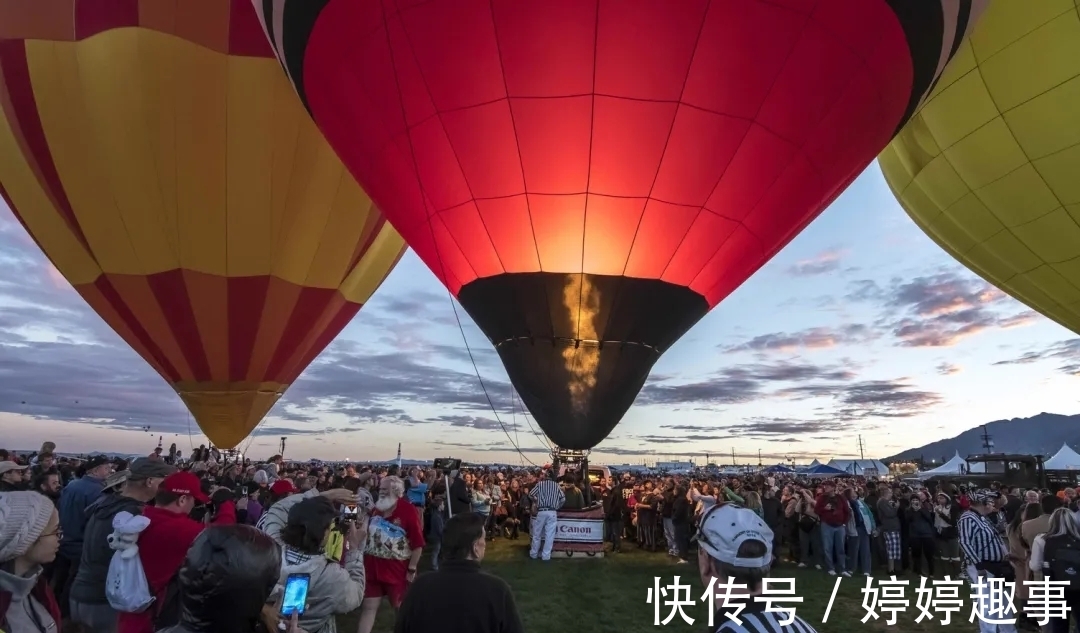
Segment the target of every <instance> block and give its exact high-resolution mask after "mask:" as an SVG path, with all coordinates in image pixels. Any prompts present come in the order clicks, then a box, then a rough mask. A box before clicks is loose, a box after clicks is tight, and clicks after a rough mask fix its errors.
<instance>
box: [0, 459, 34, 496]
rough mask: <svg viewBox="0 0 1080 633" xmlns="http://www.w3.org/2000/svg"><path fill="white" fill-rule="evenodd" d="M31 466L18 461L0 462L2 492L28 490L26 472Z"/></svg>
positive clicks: (0, 490)
mask: <svg viewBox="0 0 1080 633" xmlns="http://www.w3.org/2000/svg"><path fill="white" fill-rule="evenodd" d="M28 468H30V467H29V466H22V465H20V464H18V463H17V462H13V461H3V462H0V492H13V491H15V490H26V488H27V485H26V474H27V472H26V471H27V469H28Z"/></svg>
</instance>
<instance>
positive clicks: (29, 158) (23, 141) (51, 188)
mask: <svg viewBox="0 0 1080 633" xmlns="http://www.w3.org/2000/svg"><path fill="white" fill-rule="evenodd" d="M0 107H3V109H4V115H5V117H6V118H7V120H8V124H9V125H10V129H11V132H12V134H13V135H14V136H15V140H16V141H17V142H18V143H19V147H20V148H21V149H22V154H23V158H24V159H25V160H26V163H27V165H29V166H30V169H31V170H32V171H33V172H34V176H35V177H36V178H37V180H38V183H39V184H40V185H41V187H42V189H43V190H44V191H45V194H46V195H47V196H48V197H49V199H50V200H51V201H52V203H53V207H54V208H55V209H56V212H57V213H59V214H60V216H61V217H62V218H63V219H64V223H65V224H67V226H68V228H69V229H70V230H71V232H72V233H73V234H74V235H75V238H76V239H77V240H78V241H79V243H80V244H82V246H83V247H84V248H86V252H87V253H92V252H93V251H91V250H90V244H89V243H88V242H87V241H86V236H85V235H83V231H82V227H80V226H79V219H78V217H76V216H75V211H74V210H73V209H72V208H71V202H70V201H69V200H68V197H67V192H65V191H64V185H63V183H62V182H61V180H60V174H59V173H58V172H57V170H56V164H55V163H54V162H53V159H52V153H51V152H50V151H49V142H48V140H47V139H46V138H45V130H44V129H43V128H42V124H41V117H40V116H39V115H38V110H37V101H36V100H35V99H34V86H33V83H32V82H31V80H30V68H29V66H28V65H27V61H26V46H25V45H24V44H23V42H20V41H13V40H9V41H0Z"/></svg>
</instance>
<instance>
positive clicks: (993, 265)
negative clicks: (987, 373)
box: [880, 0, 1080, 333]
mask: <svg viewBox="0 0 1080 633" xmlns="http://www.w3.org/2000/svg"><path fill="white" fill-rule="evenodd" d="M1078 9H1080V3H1078V2H1076V1H1075V0H1055V1H1052V2H1039V3H1024V2H1019V3H1018V2H1008V1H1005V2H995V3H993V4H991V5H990V8H988V9H987V10H986V14H985V15H984V16H983V17H982V18H981V19H980V21H979V23H978V24H977V25H976V27H975V30H974V32H973V33H972V34H971V37H970V38H969V39H968V40H966V41H965V42H964V44H963V46H962V47H961V48H960V50H959V51H958V52H957V54H956V57H955V58H954V59H953V61H952V63H950V64H949V67H948V68H947V69H946V71H945V73H944V74H943V75H942V77H941V80H940V81H939V82H938V85H937V87H936V88H935V89H934V91H933V93H932V94H931V95H930V96H929V97H928V99H927V101H926V104H925V105H924V106H923V107H922V109H921V110H920V111H919V112H918V114H916V115H915V116H914V117H913V118H912V119H911V121H910V122H909V123H908V124H907V127H906V128H905V129H904V130H903V131H902V132H901V133H900V134H899V135H898V136H897V137H896V139H895V140H894V141H893V142H892V143H891V144H890V145H889V146H888V147H887V148H886V149H885V151H883V152H882V154H881V160H880V163H881V169H882V171H883V172H884V174H885V179H886V181H888V183H889V186H890V187H891V188H892V190H893V193H895V194H896V197H897V199H898V200H899V201H900V204H901V205H902V206H903V207H904V209H905V210H907V212H908V214H909V215H911V217H912V219H914V220H915V223H916V224H918V225H919V227H921V228H922V229H923V230H924V231H925V232H926V234H927V235H929V236H930V237H931V238H932V239H933V240H934V241H935V242H937V243H938V244H940V245H941V246H942V248H944V249H945V250H946V251H948V252H949V253H950V254H951V255H952V256H953V257H955V258H957V259H958V260H960V261H961V262H962V263H963V264H964V265H966V266H967V267H968V268H970V269H971V270H973V271H975V272H976V273H978V274H979V275H981V276H982V277H983V278H985V279H986V280H987V281H989V282H991V283H993V284H995V285H996V286H998V287H999V288H1001V289H1002V290H1004V291H1006V292H1008V293H1009V294H1011V295H1012V296H1013V297H1016V298H1017V299H1019V300H1020V301H1022V302H1024V303H1026V304H1027V305H1029V306H1031V307H1032V308H1034V309H1035V310H1037V311H1038V312H1041V313H1042V314H1044V315H1046V316H1048V317H1050V318H1051V319H1053V320H1055V321H1057V322H1058V323H1060V324H1061V325H1064V326H1065V327H1067V328H1069V329H1071V330H1072V331H1073V332H1077V333H1080V178H1078V176H1080V13H1078Z"/></svg>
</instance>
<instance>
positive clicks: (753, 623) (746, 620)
mask: <svg viewBox="0 0 1080 633" xmlns="http://www.w3.org/2000/svg"><path fill="white" fill-rule="evenodd" d="M787 618H788V614H786V613H765V612H764V611H763V610H757V609H755V610H753V611H751V607H750V606H749V605H748V606H747V609H746V610H745V611H743V612H742V613H740V614H739V620H741V621H742V624H737V623H736V622H735V621H734V620H732V619H730V618H728V617H727V616H726V615H724V614H723V613H719V614H717V619H719V620H723V622H722V623H721V624H720V628H718V629H716V633H817V631H816V630H815V629H814V627H812V626H810V624H809V623H808V622H807V621H806V620H804V619H802V618H800V617H799V616H798V615H796V616H795V619H794V620H792V621H791V623H790V624H780V622H781V621H783V620H787Z"/></svg>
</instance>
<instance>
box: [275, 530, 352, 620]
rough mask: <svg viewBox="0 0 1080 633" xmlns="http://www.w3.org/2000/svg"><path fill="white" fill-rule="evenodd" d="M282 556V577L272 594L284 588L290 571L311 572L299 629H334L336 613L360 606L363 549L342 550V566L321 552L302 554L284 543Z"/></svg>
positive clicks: (296, 572)
mask: <svg viewBox="0 0 1080 633" xmlns="http://www.w3.org/2000/svg"><path fill="white" fill-rule="evenodd" d="M281 558H282V561H281V563H282V564H281V578H280V579H279V580H278V586H277V587H275V588H274V594H275V595H278V594H279V593H280V592H281V591H283V590H284V587H285V581H286V579H288V577H289V575H290V574H311V580H310V582H309V584H308V594H307V595H308V598H307V605H306V608H305V609H304V613H303V615H301V616H300V622H299V624H300V628H301V629H303V630H304V631H306V633H328V632H330V631H333V630H335V629H334V627H335V624H334V616H335V615H338V614H345V613H348V612H349V611H352V610H353V609H356V608H357V607H359V606H360V601H361V600H363V598H364V587H365V585H366V578H365V574H364V553H363V551H362V550H359V549H352V550H348V551H347V552H345V561H344V564H343V565H342V564H338V563H335V562H333V561H331V560H329V559H327V558H326V556H323V555H322V554H304V553H302V552H299V551H297V550H294V549H292V548H291V547H287V546H286V547H285V548H284V550H283V551H282V556H281Z"/></svg>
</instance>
